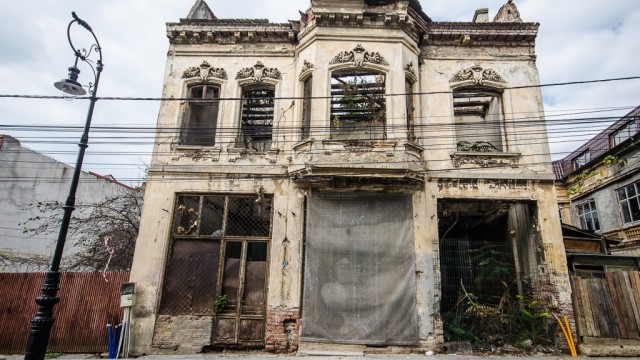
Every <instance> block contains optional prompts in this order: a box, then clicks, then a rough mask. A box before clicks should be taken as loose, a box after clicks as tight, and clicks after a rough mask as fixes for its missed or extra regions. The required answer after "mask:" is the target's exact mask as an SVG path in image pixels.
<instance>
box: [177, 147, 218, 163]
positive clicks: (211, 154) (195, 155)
mask: <svg viewBox="0 0 640 360" xmlns="http://www.w3.org/2000/svg"><path fill="white" fill-rule="evenodd" d="M182 158H188V159H191V160H193V161H195V162H198V161H202V160H207V159H209V160H211V162H218V161H220V150H219V149H217V150H213V151H200V150H194V151H189V152H184V153H181V154H180V155H178V156H175V157H173V159H172V160H175V161H177V160H180V159H182Z"/></svg>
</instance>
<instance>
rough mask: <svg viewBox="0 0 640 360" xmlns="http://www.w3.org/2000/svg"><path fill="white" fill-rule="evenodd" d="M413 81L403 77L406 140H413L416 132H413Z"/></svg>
mask: <svg viewBox="0 0 640 360" xmlns="http://www.w3.org/2000/svg"><path fill="white" fill-rule="evenodd" d="M413 86H414V84H413V82H412V81H411V80H409V79H405V81H404V88H405V99H406V105H407V140H408V141H415V140H416V134H415V123H414V121H415V120H414V118H413V116H414V111H415V106H414V104H413V96H414V94H413Z"/></svg>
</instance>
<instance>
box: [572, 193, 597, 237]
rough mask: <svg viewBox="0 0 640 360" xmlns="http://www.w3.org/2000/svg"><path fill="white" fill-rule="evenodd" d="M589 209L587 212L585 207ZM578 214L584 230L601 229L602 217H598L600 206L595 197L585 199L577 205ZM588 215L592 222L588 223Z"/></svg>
mask: <svg viewBox="0 0 640 360" xmlns="http://www.w3.org/2000/svg"><path fill="white" fill-rule="evenodd" d="M587 207H588V211H586V212H585V209H587ZM576 214H577V216H578V221H579V222H580V228H581V229H583V230H590V231H600V229H601V227H600V219H599V217H598V208H597V207H596V201H595V199H589V200H585V201H583V202H581V203H579V204H577V205H576ZM587 217H589V219H590V224H588V223H587Z"/></svg>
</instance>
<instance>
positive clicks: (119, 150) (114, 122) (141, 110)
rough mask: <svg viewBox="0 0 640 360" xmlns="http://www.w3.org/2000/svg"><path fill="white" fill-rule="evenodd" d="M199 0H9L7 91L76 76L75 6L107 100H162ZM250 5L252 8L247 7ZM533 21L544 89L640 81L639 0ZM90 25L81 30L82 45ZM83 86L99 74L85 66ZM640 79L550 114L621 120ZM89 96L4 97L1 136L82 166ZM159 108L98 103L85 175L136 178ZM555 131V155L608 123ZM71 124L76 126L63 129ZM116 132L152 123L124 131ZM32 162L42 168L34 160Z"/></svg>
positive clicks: (575, 7) (556, 92)
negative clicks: (171, 58)
mask: <svg viewBox="0 0 640 360" xmlns="http://www.w3.org/2000/svg"><path fill="white" fill-rule="evenodd" d="M194 2H195V0H91V1H87V0H32V1H15V0H0V9H2V11H0V94H21V95H54V96H55V95H60V92H59V91H58V90H56V89H55V88H54V87H53V85H52V84H53V83H54V82H56V81H59V80H60V79H62V78H66V76H67V68H68V67H69V66H71V65H72V63H73V60H74V56H73V52H72V50H71V48H70V47H69V44H68V41H67V34H66V31H67V25H68V23H69V21H71V19H72V18H71V12H72V11H75V12H76V13H77V14H78V16H80V18H82V19H83V20H85V21H87V22H88V23H89V24H90V25H91V27H92V28H93V30H94V32H95V33H96V36H97V37H98V39H99V41H100V44H101V46H102V49H103V57H104V59H103V62H104V64H105V67H104V71H103V73H102V77H101V80H100V84H99V91H98V95H99V96H117V97H160V96H161V92H162V82H163V76H164V67H165V61H166V52H167V49H168V46H169V43H168V40H167V38H166V31H165V23H166V22H176V21H178V19H179V18H183V17H185V16H186V15H187V14H188V12H189V10H190V9H191V6H192V5H193V4H194ZM505 2H506V0H420V3H421V4H422V7H423V10H424V11H425V12H426V13H427V14H428V15H429V16H430V17H431V18H432V19H433V20H435V21H471V19H472V18H473V14H474V12H475V10H476V9H478V8H485V7H486V8H489V16H490V17H491V19H493V16H495V14H496V12H497V11H498V9H499V8H500V6H502V5H503V4H504V3H505ZM207 3H208V4H209V6H210V7H211V9H212V10H213V12H214V13H215V14H216V16H217V17H218V18H267V19H269V20H270V21H272V22H286V21H287V20H288V19H299V15H298V10H306V9H307V8H308V7H309V3H310V2H309V1H308V0H251V1H246V0H245V1H242V2H240V1H238V0H208V1H207ZM239 4H241V5H239ZM515 4H516V5H517V6H518V9H519V10H520V14H521V16H522V18H523V20H524V21H527V22H538V23H540V24H541V25H540V31H539V34H538V39H537V42H536V52H537V55H538V60H537V66H538V70H539V73H540V82H541V83H542V84H549V83H562V82H571V81H583V80H595V79H609V78H621V77H632V76H639V75H640V69H639V68H638V65H637V64H638V59H639V58H640V56H639V55H640V46H639V45H640V38H639V37H638V34H640V3H639V2H638V1H637V0H615V1H602V0H515ZM87 34H88V33H87V32H86V31H84V30H83V29H80V28H79V27H74V28H73V29H72V38H73V40H74V42H75V43H76V44H77V46H78V47H88V46H90V45H91V43H90V42H89V41H88V40H89V39H88V38H87ZM80 69H81V71H82V73H81V74H80V79H79V81H80V82H81V83H83V84H86V83H88V82H90V81H93V75H92V74H91V70H90V69H89V68H88V67H86V66H82V65H81V66H80ZM639 94H640V80H627V81H617V82H607V83H598V84H588V85H571V86H557V87H545V88H543V97H544V107H545V111H546V115H547V119H562V118H564V119H575V118H577V117H578V118H579V117H611V121H613V120H614V119H615V118H616V117H620V116H622V115H624V114H626V113H628V112H629V111H631V110H632V109H633V108H634V107H635V106H637V105H640V99H639ZM88 105H89V102H88V101H87V100H82V99H75V100H72V99H67V100H65V99H57V100H49V99H15V98H0V133H2V134H7V135H11V136H14V137H16V138H17V139H18V140H20V141H21V142H22V145H23V146H25V147H28V148H30V149H33V150H36V151H39V152H42V153H44V154H46V155H49V156H51V157H53V158H55V159H57V160H60V161H63V162H66V163H68V164H74V163H75V158H76V154H77V149H78V147H77V145H75V144H77V142H78V140H79V138H80V134H81V128H82V126H83V125H84V121H85V118H86V113H87V109H88ZM158 109H159V103H158V102H155V101H108V100H99V101H98V102H97V104H96V108H95V112H94V116H93V126H92V131H91V139H90V147H89V148H88V149H87V155H86V157H85V163H84V166H83V170H85V171H94V172H97V173H100V174H103V175H107V174H113V175H114V176H115V177H116V178H117V179H119V180H121V181H122V182H124V183H127V184H133V185H136V184H137V183H138V182H139V181H141V180H142V179H143V178H144V176H145V168H146V165H147V164H149V162H150V157H151V150H152V143H153V126H154V125H155V124H156V121H157V114H158ZM606 125H607V123H606V122H602V121H597V122H594V123H593V124H575V125H565V126H564V127H561V128H559V127H550V128H549V142H550V148H551V154H552V158H553V159H557V158H561V157H563V156H565V155H566V154H567V153H568V152H570V151H572V150H574V149H576V148H577V147H578V146H579V145H580V144H582V143H583V142H585V141H586V140H588V139H589V138H591V137H592V136H594V135H595V134H596V133H597V131H599V130H600V129H602V128H603V127H606ZM60 127H64V128H65V131H60ZM109 127H117V128H119V129H121V128H122V127H130V128H142V129H143V130H127V131H124V130H118V131H117V132H114V131H113V130H109ZM24 166H37V164H31V165H29V164H25V165H24Z"/></svg>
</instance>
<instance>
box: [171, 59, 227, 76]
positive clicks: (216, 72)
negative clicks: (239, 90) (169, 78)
mask: <svg viewBox="0 0 640 360" xmlns="http://www.w3.org/2000/svg"><path fill="white" fill-rule="evenodd" d="M196 77H197V78H200V80H202V81H207V80H209V78H211V77H213V78H218V79H223V80H227V72H226V71H225V70H224V69H223V68H214V67H211V65H209V63H208V62H207V60H204V61H203V62H202V64H200V66H199V67H195V66H193V67H190V68H188V69H187V70H185V71H184V73H182V78H183V79H191V78H196Z"/></svg>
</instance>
